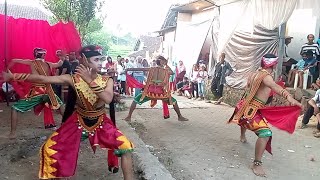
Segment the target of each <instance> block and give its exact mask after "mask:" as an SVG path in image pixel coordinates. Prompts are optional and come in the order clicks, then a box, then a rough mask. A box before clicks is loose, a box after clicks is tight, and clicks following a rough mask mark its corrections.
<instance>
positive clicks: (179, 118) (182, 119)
mask: <svg viewBox="0 0 320 180" xmlns="http://www.w3.org/2000/svg"><path fill="white" fill-rule="evenodd" d="M178 121H189V119H187V118H185V117H183V116H180V117H178Z"/></svg>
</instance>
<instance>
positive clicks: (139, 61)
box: [133, 56, 144, 96]
mask: <svg viewBox="0 0 320 180" xmlns="http://www.w3.org/2000/svg"><path fill="white" fill-rule="evenodd" d="M134 67H135V68H143V64H142V57H141V56H138V57H137V62H136V64H135V66H134ZM133 77H134V78H135V79H136V80H137V81H139V82H140V83H143V81H144V73H143V71H134V72H133ZM140 93H141V89H140V88H135V92H134V95H135V96H137V95H138V94H140Z"/></svg>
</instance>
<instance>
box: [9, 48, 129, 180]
mask: <svg viewBox="0 0 320 180" xmlns="http://www.w3.org/2000/svg"><path fill="white" fill-rule="evenodd" d="M100 50H101V49H99V48H97V47H96V46H86V47H84V48H82V50H81V52H80V54H81V55H82V62H84V64H81V65H80V66H79V67H78V68H77V72H76V74H74V75H61V76H52V77H47V76H42V75H34V74H17V73H14V74H11V73H3V77H4V79H5V81H10V80H15V81H21V80H22V81H29V82H36V83H48V84H66V85H70V86H72V89H73V91H69V93H70V94H69V95H68V98H69V100H70V102H68V107H66V110H65V114H64V119H66V121H65V122H64V123H63V124H62V126H61V127H60V128H59V129H58V130H57V131H55V132H54V133H53V134H52V135H51V136H50V137H49V138H48V140H47V141H46V142H45V143H44V144H43V146H42V147H41V150H40V170H39V178H40V179H52V178H66V177H71V176H73V175H74V174H75V170H76V166H77V159H78V153H79V147H80V142H81V141H83V140H85V139H89V141H90V144H91V147H92V149H93V151H95V150H96V147H97V146H100V147H101V148H102V149H109V152H110V153H108V155H109V156H108V166H109V170H111V171H112V172H117V170H118V158H117V156H118V157H121V168H122V172H123V175H124V179H125V180H131V179H133V170H132V159H131V153H130V152H131V151H133V144H132V143H131V142H130V141H129V140H128V139H127V138H126V137H125V136H124V135H123V134H122V132H120V131H119V130H118V129H117V128H116V127H115V125H114V123H113V122H112V120H111V119H113V120H114V119H115V110H114V106H113V104H112V99H113V80H112V78H110V77H109V76H102V75H100V74H99V73H100V72H101V69H102V63H103V62H102V61H103V60H102V56H101V53H100ZM105 104H110V107H111V108H110V117H111V119H110V118H109V117H107V114H106V109H105Z"/></svg>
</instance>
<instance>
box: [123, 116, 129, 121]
mask: <svg viewBox="0 0 320 180" xmlns="http://www.w3.org/2000/svg"><path fill="white" fill-rule="evenodd" d="M123 120H125V121H127V122H131V117H129V116H127V117H126V118H124V119H123Z"/></svg>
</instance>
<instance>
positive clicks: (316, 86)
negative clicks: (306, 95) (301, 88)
mask: <svg viewBox="0 0 320 180" xmlns="http://www.w3.org/2000/svg"><path fill="white" fill-rule="evenodd" d="M311 89H312V90H314V91H317V90H318V89H320V79H319V78H318V79H317V80H316V82H315V83H312V84H311Z"/></svg>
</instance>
